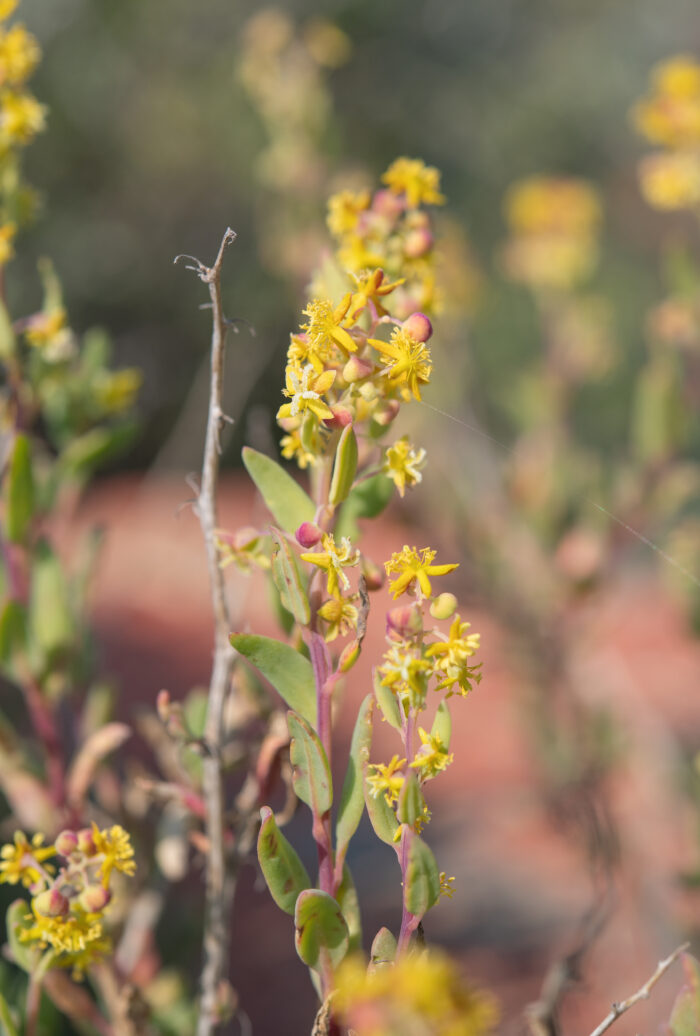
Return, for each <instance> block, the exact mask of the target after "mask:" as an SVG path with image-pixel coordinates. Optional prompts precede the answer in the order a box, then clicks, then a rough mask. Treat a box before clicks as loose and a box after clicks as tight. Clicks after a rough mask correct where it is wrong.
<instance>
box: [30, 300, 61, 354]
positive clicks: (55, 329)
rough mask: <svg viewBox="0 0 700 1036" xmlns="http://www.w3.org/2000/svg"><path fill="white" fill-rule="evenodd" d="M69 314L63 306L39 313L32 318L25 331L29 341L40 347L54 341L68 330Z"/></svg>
mask: <svg viewBox="0 0 700 1036" xmlns="http://www.w3.org/2000/svg"><path fill="white" fill-rule="evenodd" d="M66 321H67V314H66V311H65V309H63V307H62V306H59V307H57V308H56V309H53V310H51V312H49V313H37V314H36V315H35V316H33V317H32V318H31V320H30V321H29V324H28V326H27V330H26V331H25V335H26V338H27V342H28V343H29V345H33V346H35V347H36V348H38V349H42V348H44V347H45V346H46V345H48V344H49V343H50V342H53V341H54V340H55V339H56V338H57V336H59V335H61V334H63V332H64V331H65V330H66Z"/></svg>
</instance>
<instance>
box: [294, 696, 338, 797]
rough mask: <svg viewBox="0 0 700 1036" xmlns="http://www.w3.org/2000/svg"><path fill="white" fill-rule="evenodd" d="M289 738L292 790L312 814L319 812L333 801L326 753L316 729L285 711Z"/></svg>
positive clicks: (295, 715) (299, 717)
mask: <svg viewBox="0 0 700 1036" xmlns="http://www.w3.org/2000/svg"><path fill="white" fill-rule="evenodd" d="M287 725H288V727H289V736H290V737H291V739H292V740H291V742H290V745H289V758H290V760H291V763H292V766H293V767H294V771H293V773H292V783H293V784H294V790H295V792H296V793H297V795H298V796H299V798H300V799H301V801H302V802H305V803H306V805H307V806H308V807H309V808H310V809H311V811H312V813H313V815H314V817H320V816H323V814H324V813H327V812H328V810H329V809H330V808H331V805H332V803H333V782H332V779H331V768H330V766H329V765H328V757H327V755H326V752H325V749H324V747H323V745H322V744H321V741H320V739H319V736H318V734H317V733H316V731H315V730H314V729H313V728H312V727H311V726H310V725H309V724H308V723H307V722H306V720H305V719H303V718H302V717H301V716H298V715H297V714H296V713H295V712H288V713H287Z"/></svg>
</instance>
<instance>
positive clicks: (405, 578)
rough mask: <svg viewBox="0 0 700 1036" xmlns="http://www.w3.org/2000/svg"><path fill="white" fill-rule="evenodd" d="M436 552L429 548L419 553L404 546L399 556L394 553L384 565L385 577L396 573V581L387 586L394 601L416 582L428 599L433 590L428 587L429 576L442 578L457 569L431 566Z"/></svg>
mask: <svg viewBox="0 0 700 1036" xmlns="http://www.w3.org/2000/svg"><path fill="white" fill-rule="evenodd" d="M436 553H437V551H434V550H431V549H430V547H424V548H423V549H422V550H421V551H420V553H419V552H418V551H417V550H416V548H415V547H408V546H405V545H404V548H403V550H402V551H401V553H400V554H397V553H394V554H392V555H391V558H390V559H389V561H386V562H385V563H384V568H385V569H386V574H387V575H393V574H394V573H398V579H395V580H393V582H392V583H390V584H389V589H390V590H391V592H392V594H393V596H394V600H396V598H397V597H399V596H400V595H401V594H403V593H406V591H407V590H409V589H410V588H411V587H412V586H413V584H414V583H415V582H416V581H417V582H418V586H419V587H420V592H421V594H422V595H423V596H424V597H430V596H431V595H432V592H433V588H432V586H431V585H430V579H429V578H428V577H429V576H444V575H446V574H447V573H448V572H452V571H453V570H454V569H455V568H459V564H451V565H433V559H434V557H435V555H436Z"/></svg>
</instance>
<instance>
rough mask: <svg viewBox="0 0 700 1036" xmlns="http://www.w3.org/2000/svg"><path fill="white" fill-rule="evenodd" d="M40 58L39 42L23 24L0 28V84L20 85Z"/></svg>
mask: <svg viewBox="0 0 700 1036" xmlns="http://www.w3.org/2000/svg"><path fill="white" fill-rule="evenodd" d="M40 58H41V50H40V49H39V44H38V43H37V41H36V39H35V37H34V36H32V34H31V33H30V32H27V30H26V29H25V28H24V26H23V25H13V26H12V28H11V29H9V30H5V29H0V86H20V85H21V84H22V83H23V82H24V81H25V80H26V79H28V78H29V76H30V75H31V74H32V72H33V71H34V69H35V68H36V66H37V64H38V62H39V59H40Z"/></svg>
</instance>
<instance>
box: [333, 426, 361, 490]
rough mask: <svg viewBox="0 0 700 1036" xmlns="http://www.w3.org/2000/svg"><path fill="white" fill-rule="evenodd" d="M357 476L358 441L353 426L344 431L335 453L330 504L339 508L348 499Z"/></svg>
mask: <svg viewBox="0 0 700 1036" xmlns="http://www.w3.org/2000/svg"><path fill="white" fill-rule="evenodd" d="M356 474H357V439H356V437H355V432H354V431H353V427H352V425H351V424H349V425H347V427H346V428H344V429H343V432H342V435H341V436H340V439H339V440H338V446H337V448H336V451H335V463H334V465H333V478H332V479H331V488H330V492H329V494H328V500H329V502H330V503H331V504H332V505H333V506H334V507H337V506H338V504H342V503H343V501H344V500H346V499H347V497H348V494H349V492H350V490H351V489H352V484H353V482H354V481H355V475H356Z"/></svg>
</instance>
